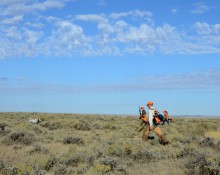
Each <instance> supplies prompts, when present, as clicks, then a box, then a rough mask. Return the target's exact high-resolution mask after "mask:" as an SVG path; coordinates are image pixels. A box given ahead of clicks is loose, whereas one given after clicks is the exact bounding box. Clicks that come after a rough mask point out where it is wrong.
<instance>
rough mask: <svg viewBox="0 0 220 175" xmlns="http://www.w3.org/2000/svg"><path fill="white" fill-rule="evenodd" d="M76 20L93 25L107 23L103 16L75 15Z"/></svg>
mask: <svg viewBox="0 0 220 175" xmlns="http://www.w3.org/2000/svg"><path fill="white" fill-rule="evenodd" d="M75 19H76V20H81V21H87V22H95V23H107V22H108V19H107V18H105V16H104V15H98V14H88V15H76V16H75Z"/></svg>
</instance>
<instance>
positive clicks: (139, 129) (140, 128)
mask: <svg viewBox="0 0 220 175" xmlns="http://www.w3.org/2000/svg"><path fill="white" fill-rule="evenodd" d="M146 124H147V122H144V124H143V125H142V126H141V127H139V128H138V130H137V131H138V132H140V131H141V130H142V129H143V127H144V126H145V125H146Z"/></svg>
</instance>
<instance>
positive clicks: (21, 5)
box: [0, 0, 65, 16]
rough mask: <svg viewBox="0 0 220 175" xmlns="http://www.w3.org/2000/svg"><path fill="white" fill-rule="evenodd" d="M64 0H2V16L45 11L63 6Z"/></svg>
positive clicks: (0, 7) (0, 6) (0, 14)
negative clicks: (37, 0)
mask: <svg viewBox="0 0 220 175" xmlns="http://www.w3.org/2000/svg"><path fill="white" fill-rule="evenodd" d="M64 3H65V1H64V2H62V1H58V0H46V1H43V2H35V1H30V0H21V1H19V0H9V1H5V0H4V1H3V2H2V1H1V4H0V10H1V13H0V16H23V15H25V14H26V13H34V12H36V11H45V10H47V9H50V8H62V7H63V6H64Z"/></svg>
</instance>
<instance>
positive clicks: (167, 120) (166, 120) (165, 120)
mask: <svg viewBox="0 0 220 175" xmlns="http://www.w3.org/2000/svg"><path fill="white" fill-rule="evenodd" d="M165 122H167V123H168V124H170V121H169V119H164V120H163V123H162V125H164V123H165Z"/></svg>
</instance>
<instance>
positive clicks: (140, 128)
mask: <svg viewBox="0 0 220 175" xmlns="http://www.w3.org/2000/svg"><path fill="white" fill-rule="evenodd" d="M139 114H140V117H139V119H141V117H142V111H141V107H140V106H139ZM147 123H148V122H144V123H143V125H142V126H141V127H139V129H138V132H140V131H141V130H142V129H143V127H144V126H145V125H146V124H147Z"/></svg>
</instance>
